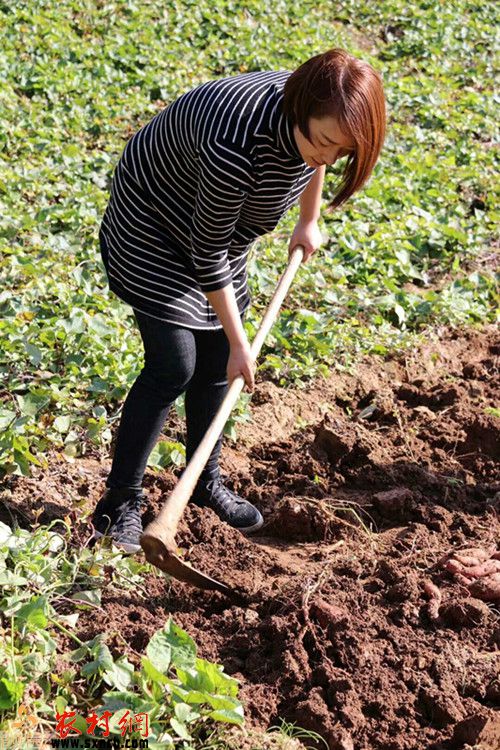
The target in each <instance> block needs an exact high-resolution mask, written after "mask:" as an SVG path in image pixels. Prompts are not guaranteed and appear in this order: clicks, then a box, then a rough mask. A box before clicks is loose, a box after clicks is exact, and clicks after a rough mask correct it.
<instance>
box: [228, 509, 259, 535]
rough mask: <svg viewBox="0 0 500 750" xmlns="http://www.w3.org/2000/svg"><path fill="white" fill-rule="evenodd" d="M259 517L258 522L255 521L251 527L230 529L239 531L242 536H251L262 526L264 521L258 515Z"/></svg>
mask: <svg viewBox="0 0 500 750" xmlns="http://www.w3.org/2000/svg"><path fill="white" fill-rule="evenodd" d="M259 515H260V518H259V520H258V521H257V523H254V524H253V526H245V527H243V528H238V526H232V527H231V528H233V529H237V530H238V531H241V533H242V534H251V533H252V532H254V531H258V530H259V529H260V528H262V526H263V525H264V519H263V517H262V515H261V514H260V513H259ZM229 525H231V524H229Z"/></svg>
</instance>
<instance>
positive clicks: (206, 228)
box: [99, 71, 315, 330]
mask: <svg viewBox="0 0 500 750" xmlns="http://www.w3.org/2000/svg"><path fill="white" fill-rule="evenodd" d="M289 75H290V72H289V71H277V72H274V71H270V72H255V73H244V74H241V75H236V76H232V77H229V78H221V79H217V80H214V81H209V82H208V83H203V84H200V85H199V86H197V87H196V88H194V89H192V90H190V91H188V92H186V93H184V94H182V95H181V96H180V97H179V98H178V99H176V100H175V101H173V102H172V103H170V104H169V105H168V106H167V107H165V108H164V109H163V110H162V111H160V112H159V113H158V114H157V115H156V116H155V117H153V119H152V120H150V121H149V122H148V123H147V124H146V125H144V126H143V127H142V128H141V129H140V130H139V131H137V132H136V133H135V134H134V135H133V136H132V138H130V140H129V141H128V142H127V144H126V145H125V148H124V150H123V153H122V155H121V157H120V159H119V161H118V163H117V165H116V167H115V170H114V173H113V179H112V185H111V195H110V199H109V202H108V205H107V207H106V211H105V213H104V216H103V219H102V223H101V228H100V233H99V236H100V241H101V252H102V257H103V262H104V264H105V268H106V272H107V276H108V282H109V287H110V289H111V290H112V291H113V292H115V293H116V294H117V295H118V296H119V297H120V298H121V299H122V300H124V301H125V302H127V303H128V304H130V305H131V306H132V307H134V308H136V309H138V310H139V311H141V312H143V313H146V314H148V315H152V316H154V317H156V318H159V319H161V320H165V321H168V322H171V323H176V324H178V325H181V326H186V327H188V328H196V329H209V330H210V329H217V328H221V324H220V321H219V319H218V318H217V315H216V313H215V311H214V309H213V308H212V307H211V305H210V304H209V302H208V300H207V298H206V296H205V294H204V292H209V291H213V290H216V289H221V288H222V287H224V286H226V285H227V284H229V283H230V282H232V283H233V286H234V290H235V294H236V300H237V303H238V308H239V310H240V313H242V312H243V311H244V310H245V309H246V308H247V307H248V305H249V304H250V297H249V293H248V287H247V269H246V261H247V256H248V252H249V250H250V247H251V245H252V243H253V242H254V240H255V239H256V238H257V237H259V236H261V235H263V234H265V233H266V232H270V231H271V230H272V229H274V228H275V227H276V225H277V224H278V222H279V220H280V218H281V217H282V216H283V214H284V213H285V212H286V211H287V210H288V209H289V208H290V207H291V206H292V204H293V203H295V202H296V201H297V199H298V197H299V195H300V194H301V193H302V192H303V190H304V188H305V187H306V185H307V183H308V182H309V181H310V179H311V177H312V176H313V174H314V171H315V170H314V169H313V168H312V167H309V166H308V165H307V164H305V162H304V161H303V159H302V157H301V155H300V152H299V150H298V148H297V144H296V142H295V139H294V136H293V128H292V125H291V123H290V121H289V120H288V118H286V117H285V115H284V114H283V111H282V102H283V86H284V84H285V81H286V79H287V78H288V76H289Z"/></svg>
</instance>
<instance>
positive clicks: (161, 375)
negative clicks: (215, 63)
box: [93, 49, 385, 552]
mask: <svg viewBox="0 0 500 750" xmlns="http://www.w3.org/2000/svg"><path fill="white" fill-rule="evenodd" d="M384 135H385V104H384V94H383V88H382V83H381V80H380V76H379V75H378V74H377V73H376V72H375V71H374V70H373V68H372V67H371V66H370V65H368V64H367V63H365V62H363V61H361V60H358V59H357V58H355V57H352V56H351V55H349V54H348V53H346V52H344V51H343V50H339V49H332V50H329V51H327V52H325V53H323V54H320V55H316V56H315V57H312V58H311V59H310V60H308V61H307V62H305V63H304V64H303V65H301V66H300V67H299V68H298V69H297V70H295V71H294V72H292V73H290V71H279V72H273V71H270V72H262V73H261V72H254V73H244V74H241V75H236V76H232V77H229V78H223V79H218V80H214V81H209V82H207V83H204V84H201V85H200V86H198V87H196V88H195V89H192V90H191V91H188V92H187V93H185V94H183V95H182V96H180V97H179V98H178V99H176V100H175V101H174V102H172V103H171V104H170V105H169V106H167V107H166V108H165V109H163V110H162V111H161V112H160V113H159V114H157V115H156V116H155V117H154V118H153V119H152V120H151V121H150V122H149V123H148V124H146V125H145V126H144V127H142V128H141V129H140V130H139V131H138V132H137V133H136V134H135V135H134V136H133V137H132V138H131V139H130V140H129V141H128V142H127V144H126V146H125V148H124V151H123V154H122V156H121V158H120V160H119V162H118V164H117V166H116V169H115V172H114V175H113V184H112V188H111V197H110V201H109V204H108V206H107V208H106V211H105V214H104V217H103V221H102V225H101V229H100V233H99V239H100V244H101V252H102V257H103V262H104V264H105V268H106V272H107V276H108V280H109V286H110V289H111V290H112V291H114V292H115V293H116V294H117V295H118V296H119V297H120V298H121V299H122V300H124V301H125V302H127V303H128V304H130V305H131V306H132V308H133V311H134V315H135V318H136V321H137V325H138V327H139V331H140V333H141V337H142V341H143V344H144V356H145V364H144V368H143V369H142V371H141V373H140V374H139V376H138V378H137V380H136V381H135V383H134V384H133V386H132V388H131V390H130V392H129V394H128V396H127V398H126V400H125V404H124V407H123V414H122V417H121V423H120V428H119V431H118V436H117V441H116V447H115V452H114V457H113V463H112V468H111V472H110V474H109V476H108V478H107V480H106V490H105V492H104V494H103V496H102V497H101V499H100V500H99V502H98V504H97V507H96V509H95V512H94V515H93V524H94V528H95V531H96V536H100V535H102V534H104V533H108V534H110V536H111V537H112V538H113V540H114V542H115V543H116V544H117V545H118V546H120V547H122V549H124V550H126V551H130V552H133V551H136V550H138V549H139V548H140V545H139V537H140V534H141V532H142V526H141V516H140V509H141V505H142V503H143V502H144V496H143V493H142V489H141V485H142V479H143V474H144V471H145V467H146V463H147V460H148V457H149V454H150V452H151V450H152V448H153V446H154V444H155V442H156V440H157V438H158V436H159V434H160V432H161V430H162V428H163V425H164V423H165V419H166V417H167V414H168V411H169V408H170V406H171V405H172V403H173V402H174V401H175V399H176V398H177V397H178V396H179V395H180V394H181V393H183V392H185V393H186V400H185V405H186V423H187V441H186V459H187V461H189V460H190V458H191V456H192V455H193V453H194V451H195V449H196V447H197V445H198V443H199V442H200V440H201V438H202V437H203V435H204V434H205V432H206V430H207V428H208V426H209V424H210V422H211V420H212V418H213V416H214V415H215V413H216V411H217V409H218V407H219V405H220V404H221V402H222V400H223V398H224V395H225V393H226V391H227V388H228V383H229V382H230V381H232V380H233V378H234V377H235V376H236V375H238V374H242V375H243V377H244V379H245V383H246V387H247V389H248V390H252V389H253V385H254V362H253V360H252V356H251V353H250V346H249V342H248V340H247V337H246V334H245V331H244V328H243V322H242V320H243V316H244V313H245V310H246V309H247V307H248V305H249V303H250V299H249V296H248V290H247V275H246V259H247V255H248V251H249V249H250V246H251V244H252V242H253V241H254V240H255V239H256V238H257V237H259V236H260V235H263V234H265V233H266V232H270V231H271V230H272V229H274V228H275V227H276V225H277V223H278V221H279V220H280V218H281V217H282V215H283V214H284V213H285V212H286V211H287V210H288V209H289V208H290V207H291V206H292V204H294V203H295V202H296V201H297V199H298V200H299V203H300V219H299V222H298V223H297V225H296V227H295V230H294V232H293V234H292V237H291V239H290V243H289V251H291V250H292V249H293V248H294V247H295V246H296V245H298V244H301V245H303V246H304V248H305V255H304V260H307V258H308V257H309V256H310V255H311V253H313V252H314V251H315V250H316V249H317V248H318V247H319V245H320V242H321V235H320V232H319V228H318V224H317V220H318V217H319V210H320V202H321V189H322V184H323V178H324V173H325V168H326V165H327V164H334V163H335V162H336V161H337V159H340V158H342V157H347V159H346V162H345V168H344V171H343V177H342V179H341V182H340V184H339V186H338V190H337V192H336V195H335V197H334V200H333V201H332V204H331V206H332V207H337V206H339V205H340V204H342V203H343V202H344V201H345V200H347V198H349V196H350V195H352V193H354V192H355V191H356V190H358V189H359V188H360V187H361V186H362V185H363V184H364V183H365V182H366V180H367V179H368V177H369V176H370V173H371V172H372V169H373V167H374V165H375V163H376V161H377V158H378V156H379V153H380V150H381V148H382V144H383V140H384ZM221 442H222V436H221V437H220V438H219V441H218V443H217V445H216V446H215V448H214V451H213V452H212V454H211V456H210V458H209V460H208V462H207V464H206V466H205V468H204V470H203V473H202V474H201V476H200V480H199V482H198V485H197V487H196V489H195V491H194V493H193V496H192V498H191V501H192V502H194V503H196V504H198V505H201V506H208V507H210V508H212V509H213V510H214V511H215V512H216V513H217V515H218V516H219V517H220V518H221V519H222V520H224V521H226V522H227V523H229V524H230V525H231V526H233V527H235V528H237V529H239V530H240V531H243V532H251V531H255V530H256V529H258V528H260V526H261V525H262V523H263V519H262V516H261V514H260V512H259V511H258V509H257V508H255V507H254V506H253V505H252V504H251V503H249V502H248V501H246V500H244V499H243V498H241V497H239V496H238V495H236V494H235V493H234V492H232V491H231V490H229V489H228V488H227V487H225V486H224V483H223V480H222V478H221V475H220V472H219V467H218V459H219V453H220V448H221Z"/></svg>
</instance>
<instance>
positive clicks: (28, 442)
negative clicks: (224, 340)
mask: <svg viewBox="0 0 500 750" xmlns="http://www.w3.org/2000/svg"><path fill="white" fill-rule="evenodd" d="M496 7H497V6H496V3H493V2H486V3H483V4H482V5H480V6H479V5H477V4H476V3H472V2H466V1H465V0H461V1H459V2H455V1H454V2H443V3H439V4H436V3H431V2H420V3H417V4H413V5H411V6H407V5H406V4H404V3H401V2H399V0H398V1H396V0H386V1H385V2H383V3H377V4H376V5H374V4H373V3H368V2H360V1H357V0H342V1H341V2H339V3H336V4H335V6H331V4H330V3H311V2H308V0H303V1H302V2H298V3H287V2H283V1H282V2H278V3H275V4H273V6H272V8H269V6H268V5H266V4H265V3H262V2H260V0H252V2H249V3H248V2H246V3H240V2H226V1H222V0H221V2H217V3H213V2H208V0H201V2H199V1H198V0H197V1H196V2H185V3H179V2H160V0H156V1H155V0H152V1H151V2H148V3H131V2H128V1H127V2H124V1H121V2H119V1H117V0H110V2H107V3H105V4H103V3H98V2H96V1H95V0H79V1H78V2H76V1H75V0H62V2H59V3H55V2H49V1H48V0H30V2H26V1H23V0H20V2H17V3H15V4H10V3H9V4H2V5H0V12H1V13H2V17H3V21H4V22H3V24H2V27H1V30H0V35H1V36H0V39H1V45H2V55H1V59H0V65H1V66H2V77H3V80H4V81H7V83H6V84H4V86H3V87H2V92H1V95H0V118H1V128H0V159H1V161H0V193H1V201H2V216H1V219H0V236H1V238H2V245H3V247H2V257H3V260H2V265H1V268H2V276H3V284H2V290H1V292H0V306H1V307H0V309H1V317H2V322H1V323H0V334H1V336H2V341H3V343H4V347H3V349H4V354H3V356H2V359H1V361H0V367H1V372H2V374H3V375H4V376H5V379H6V382H7V384H8V385H7V388H6V390H4V391H3V393H2V403H1V411H0V427H1V429H2V437H1V439H0V464H1V465H2V467H3V470H4V471H6V472H14V473H24V474H27V473H29V471H30V463H35V464H39V463H42V464H43V463H44V460H45V459H44V457H45V455H46V454H47V451H48V450H49V448H50V447H51V446H55V447H57V448H59V449H62V450H64V452H65V454H66V455H67V456H68V457H70V458H71V457H74V456H78V455H81V454H82V453H85V452H86V451H87V452H88V451H89V450H91V449H92V448H93V447H97V448H98V447H99V446H102V447H103V449H104V450H105V449H106V447H107V446H108V444H109V441H110V438H111V428H112V427H113V425H114V424H115V423H116V421H117V419H118V418H119V414H118V409H119V407H120V404H121V402H122V401H123V398H124V396H125V394H126V393H127V391H128V389H129V387H130V385H131V383H132V382H133V380H134V379H135V377H136V375H137V374H138V371H139V369H140V367H141V354H140V352H141V344H140V338H139V336H138V334H137V332H136V331H135V329H134V326H133V318H132V316H131V314H130V313H131V311H130V308H128V307H127V306H126V305H125V304H123V303H122V302H121V301H119V300H118V299H117V298H115V297H114V295H112V294H111V295H110V294H109V292H108V290H107V286H106V281H105V276H104V270H103V267H102V263H101V259H100V255H99V251H98V243H97V233H98V227H99V223H100V220H101V217H102V214H103V211H104V208H105V205H106V202H107V198H108V193H109V186H110V178H111V174H112V171H113V169H114V165H115V163H116V161H117V159H118V158H119V155H120V153H121V151H122V149H123V146H124V144H125V142H126V140H127V139H128V138H129V137H130V135H131V134H132V133H133V132H134V131H135V130H136V129H137V128H138V127H140V126H141V125H142V124H144V123H146V122H147V121H148V120H149V119H151V117H153V116H154V114H155V113H156V112H158V110H159V108H161V107H162V106H164V105H165V104H166V103H168V102H169V101H170V100H172V99H173V98H175V97H176V96H178V95H180V94H181V93H182V92H184V91H186V90H187V89H189V88H191V87H193V86H194V85H196V84H198V83H200V82H202V81H204V80H207V79H209V78H212V77H214V76H225V75H233V74H236V73H238V72H242V71H250V70H265V69H284V68H286V69H294V68H295V67H297V65H299V64H300V63H301V62H303V61H304V60H305V59H307V58H308V57H310V56H311V55H313V54H316V53H318V52H321V51H324V50H325V49H328V48H329V47H332V46H341V47H344V48H346V49H348V50H349V51H351V52H353V53H354V54H356V55H358V56H361V57H363V58H365V59H367V60H368V61H370V62H371V63H372V64H373V65H375V66H376V67H377V68H378V69H379V70H380V71H381V72H382V74H383V77H384V81H385V86H386V90H387V98H388V104H389V132H388V137H387V141H386V146H385V149H384V152H383V156H382V158H381V160H380V163H379V165H378V166H377V168H376V172H375V174H374V176H373V178H372V180H371V182H370V183H369V185H368V187H367V188H365V189H364V190H363V191H362V192H360V193H359V194H358V195H357V196H356V197H354V198H353V199H351V201H350V202H349V204H348V205H347V207H345V208H344V209H341V210H340V211H337V212H336V213H334V214H331V215H329V214H327V213H324V215H323V218H322V229H323V231H324V233H325V236H326V237H327V238H328V239H327V241H326V242H325V244H324V246H323V247H322V249H321V250H320V251H319V252H318V253H317V255H316V257H315V258H314V259H313V260H312V261H311V262H309V263H308V264H307V265H304V267H303V269H301V272H300V274H299V276H298V278H297V280H296V282H295V284H294V286H293V289H292V292H291V294H290V297H289V300H288V302H287V307H286V309H285V310H284V311H283V314H282V315H281V317H280V320H279V322H278V324H277V325H276V326H275V328H274V331H273V335H271V336H270V337H269V340H268V342H267V344H266V348H265V351H264V355H263V358H262V360H261V371H262V372H263V373H264V372H266V373H268V375H270V376H271V377H274V378H275V379H277V380H278V381H279V382H280V383H282V384H285V383H286V384H288V383H295V384H296V385H300V384H301V383H304V382H305V381H306V380H307V379H308V378H310V377H313V376H317V375H319V374H322V373H325V372H327V371H328V370H329V368H331V367H332V366H339V367H342V366H343V367H346V366H349V365H350V364H351V363H352V362H353V359H354V358H355V357H356V356H357V355H358V354H360V353H365V352H371V353H378V354H384V353H386V352H388V351H390V350H391V349H394V348H395V347H402V346H405V345H408V344H410V343H411V341H412V337H414V336H415V335H417V334H418V333H419V332H422V331H423V330H425V328H426V327H427V326H429V325H433V324H436V323H439V324H440V325H441V324H445V323H449V324H456V325H462V324H477V323H481V322H483V321H487V320H492V319H493V316H494V309H495V301H497V299H498V298H497V296H496V294H497V292H496V289H497V287H496V285H495V277H494V265H495V255H494V253H493V252H492V249H491V238H492V233H493V225H494V221H495V219H496V212H495V201H494V197H495V196H494V185H495V182H494V175H495V151H494V149H493V148H492V140H493V137H494V132H495V125H496V120H495V109H494V107H495V97H494V95H493V60H494V54H493V36H494V17H495V11H496ZM335 179H336V175H335V170H330V172H329V174H328V176H327V185H326V191H325V200H328V194H329V193H331V191H332V187H333V184H334V182H335ZM325 205H326V203H325ZM297 215H298V208H294V209H293V210H292V211H291V212H290V213H289V214H288V215H287V216H286V217H284V218H283V220H282V222H281V224H280V226H279V227H278V228H277V230H276V231H275V232H274V233H273V234H272V235H268V236H266V237H265V238H262V239H261V240H259V241H257V242H256V243H255V246H254V249H253V252H252V257H251V262H250V269H249V270H250V273H251V279H252V281H251V286H252V294H253V300H254V304H253V307H252V311H251V314H250V315H249V318H248V324H247V325H248V332H249V335H253V332H254V331H255V329H256V326H257V324H258V321H259V319H260V315H261V313H262V310H263V308H264V306H265V304H266V303H267V301H268V298H269V294H270V293H271V291H272V289H273V287H274V286H275V283H276V280H277V276H278V273H279V272H280V271H281V270H282V269H283V267H284V263H285V262H286V258H287V245H288V237H289V236H290V233H291V230H292V228H293V225H294V222H295V220H296V219H297ZM243 412H244V409H243V408H241V409H240V415H241V413H243ZM228 429H232V430H233V431H234V425H233V424H231V425H230V426H229V428H228ZM175 442H177V441H174V443H175ZM179 450H180V454H181V458H179ZM171 460H173V461H174V462H179V460H182V449H179V446H178V445H173V446H170V445H168V444H167V445H166V446H163V449H162V453H161V455H159V456H156V454H155V456H154V457H153V458H152V463H153V464H154V465H158V466H163V465H165V464H166V463H168V462H169V461H171ZM155 462H156V463H155Z"/></svg>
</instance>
